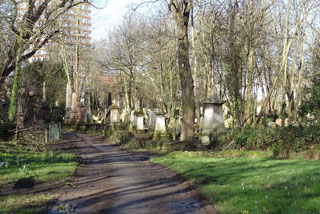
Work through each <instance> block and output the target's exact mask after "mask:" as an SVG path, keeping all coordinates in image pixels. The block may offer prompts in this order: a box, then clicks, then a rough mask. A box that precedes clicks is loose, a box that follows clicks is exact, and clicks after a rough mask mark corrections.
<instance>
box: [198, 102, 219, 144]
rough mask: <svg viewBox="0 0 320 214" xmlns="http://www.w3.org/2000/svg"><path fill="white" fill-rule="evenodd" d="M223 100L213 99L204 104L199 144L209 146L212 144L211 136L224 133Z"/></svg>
mask: <svg viewBox="0 0 320 214" xmlns="http://www.w3.org/2000/svg"><path fill="white" fill-rule="evenodd" d="M223 103H224V101H223V100H221V99H219V98H217V97H213V98H211V99H209V100H207V101H206V102H204V117H203V126H202V138H201V142H202V144H204V145H209V144H210V142H213V136H214V135H219V134H221V133H224V132H225V127H224V121H223V111H222V104H223Z"/></svg>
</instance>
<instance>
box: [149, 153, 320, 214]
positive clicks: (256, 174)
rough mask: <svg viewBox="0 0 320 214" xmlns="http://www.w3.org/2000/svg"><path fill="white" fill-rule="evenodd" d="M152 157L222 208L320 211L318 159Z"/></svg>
mask: <svg viewBox="0 0 320 214" xmlns="http://www.w3.org/2000/svg"><path fill="white" fill-rule="evenodd" d="M152 160H153V161H154V162H156V163H160V164H163V165H166V166H168V167H169V168H171V169H173V170H176V171H179V172H181V173H182V174H183V175H184V176H185V177H186V178H187V179H190V180H192V181H194V182H195V184H196V185H199V188H200V190H201V192H202V193H203V194H204V195H205V196H206V197H207V198H208V199H209V200H210V201H211V202H212V204H213V205H215V206H216V208H217V209H218V210H219V211H220V212H221V213H225V214H233V213H235V214H236V213H256V214H259V213H275V214H287V213H288V214H291V213H292V214H298V213H299V214H302V213H303V214H313V213H320V161H311V160H266V159H265V160H264V159H247V158H234V159H224V158H210V157H201V156H200V155H194V154H193V153H192V152H174V153H171V154H169V155H167V156H164V157H156V158H153V159H152Z"/></svg>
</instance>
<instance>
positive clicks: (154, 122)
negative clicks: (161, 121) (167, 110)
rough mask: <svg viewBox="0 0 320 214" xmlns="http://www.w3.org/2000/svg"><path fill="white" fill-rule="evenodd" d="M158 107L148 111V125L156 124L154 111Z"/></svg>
mask: <svg viewBox="0 0 320 214" xmlns="http://www.w3.org/2000/svg"><path fill="white" fill-rule="evenodd" d="M157 111H158V109H150V111H149V127H155V126H156V120H157V115H156V114H155V112H157Z"/></svg>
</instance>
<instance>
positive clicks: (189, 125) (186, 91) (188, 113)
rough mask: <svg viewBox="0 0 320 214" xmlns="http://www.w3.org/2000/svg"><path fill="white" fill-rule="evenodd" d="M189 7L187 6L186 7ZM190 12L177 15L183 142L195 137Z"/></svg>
mask: <svg viewBox="0 0 320 214" xmlns="http://www.w3.org/2000/svg"><path fill="white" fill-rule="evenodd" d="M186 7H187V6H186ZM189 15H190V10H187V12H186V10H185V11H179V13H177V14H176V19H175V20H176V23H177V28H178V29H177V31H178V32H177V33H178V64H179V75H180V83H181V92H182V98H181V99H182V106H181V107H182V127H181V139H180V140H181V141H185V140H187V139H190V138H192V137H193V129H194V106H195V101H194V93H193V78H192V73H191V68H190V62H189V40H188V22H189Z"/></svg>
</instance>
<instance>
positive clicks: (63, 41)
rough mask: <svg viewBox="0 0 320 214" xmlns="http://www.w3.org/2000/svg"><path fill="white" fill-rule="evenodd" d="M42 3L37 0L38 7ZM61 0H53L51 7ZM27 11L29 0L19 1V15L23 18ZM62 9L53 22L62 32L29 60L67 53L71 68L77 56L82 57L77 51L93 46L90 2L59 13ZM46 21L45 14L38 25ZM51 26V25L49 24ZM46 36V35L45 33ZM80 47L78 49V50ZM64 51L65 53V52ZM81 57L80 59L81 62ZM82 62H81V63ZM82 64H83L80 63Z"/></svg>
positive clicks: (40, 0)
mask: <svg viewBox="0 0 320 214" xmlns="http://www.w3.org/2000/svg"><path fill="white" fill-rule="evenodd" d="M40 3H42V0H36V4H35V6H36V7H38V6H39V5H40ZM57 3H59V0H51V2H50V4H49V6H48V7H49V8H54V7H56V4H57ZM26 11H27V0H20V1H18V17H20V18H22V17H23V15H24V14H25V12H26ZM60 12H61V11H59V10H56V15H52V16H53V17H55V16H57V19H56V20H55V22H52V23H51V24H52V25H54V26H55V27H56V28H57V27H60V28H61V33H60V34H59V33H58V34H56V36H55V37H53V38H52V39H51V40H50V41H49V42H48V43H47V44H46V46H44V47H43V48H41V49H40V50H38V51H37V52H36V54H35V55H33V56H32V57H31V58H30V59H29V61H30V62H32V61H36V60H43V59H47V58H49V56H52V57H63V55H64V54H65V55H66V56H67V59H68V61H69V63H68V64H69V66H70V68H72V67H74V65H72V62H73V61H76V60H75V57H79V58H82V57H80V55H81V54H78V56H76V55H77V54H75V53H76V51H78V52H82V51H83V49H90V47H91V36H90V34H91V5H90V4H89V3H82V4H79V5H77V6H75V7H72V8H71V9H69V10H68V11H66V12H65V13H63V14H61V15H59V16H58V15H57V14H58V13H60ZM44 23H45V14H44V15H43V18H42V19H39V20H37V23H36V26H41V25H42V24H44ZM48 28H50V26H48ZM44 37H45V35H44ZM77 48H78V50H76V49H77ZM63 52H64V53H63ZM80 61H81V59H80V60H79V62H80ZM80 64H81V63H80ZM80 66H81V65H80Z"/></svg>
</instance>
